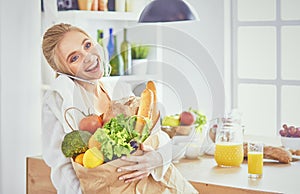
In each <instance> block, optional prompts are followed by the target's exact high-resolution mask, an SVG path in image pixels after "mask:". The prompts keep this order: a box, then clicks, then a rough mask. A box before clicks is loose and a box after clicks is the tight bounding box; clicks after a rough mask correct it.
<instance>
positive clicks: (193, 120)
mask: <svg viewBox="0 0 300 194" xmlns="http://www.w3.org/2000/svg"><path fill="white" fill-rule="evenodd" d="M205 124H206V116H205V115H204V114H203V113H201V112H200V111H197V110H192V109H189V110H188V111H183V112H181V113H180V114H175V115H167V116H164V117H163V119H162V123H161V129H162V130H163V131H165V132H166V133H167V134H168V135H169V136H170V137H171V138H173V137H174V136H188V135H190V134H191V132H192V131H193V130H196V131H198V132H202V127H203V126H204V125H205Z"/></svg>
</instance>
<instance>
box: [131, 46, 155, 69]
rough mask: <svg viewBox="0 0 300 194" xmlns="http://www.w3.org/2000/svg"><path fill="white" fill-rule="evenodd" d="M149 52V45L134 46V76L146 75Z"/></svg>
mask: <svg viewBox="0 0 300 194" xmlns="http://www.w3.org/2000/svg"><path fill="white" fill-rule="evenodd" d="M149 50H150V48H149V46H147V45H141V44H132V46H131V57H132V74H134V75H137V74H146V72H147V62H148V59H147V57H148V54H149Z"/></svg>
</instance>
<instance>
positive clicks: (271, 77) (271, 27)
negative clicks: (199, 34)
mask: <svg viewBox="0 0 300 194" xmlns="http://www.w3.org/2000/svg"><path fill="white" fill-rule="evenodd" d="M299 10H300V1H299V0H231V11H232V13H231V14H232V17H231V25H232V28H231V33H232V34H231V37H232V40H231V43H232V44H231V52H232V70H231V73H232V94H231V96H232V102H231V103H232V106H233V107H237V108H238V109H239V110H240V111H241V112H242V113H243V123H244V124H245V130H246V131H245V133H246V134H251V135H261V136H276V135H278V131H279V130H280V129H281V126H282V124H284V123H286V124H288V125H294V126H298V127H299V126H300V114H299V111H298V110H300V100H299V99H300V12H299Z"/></svg>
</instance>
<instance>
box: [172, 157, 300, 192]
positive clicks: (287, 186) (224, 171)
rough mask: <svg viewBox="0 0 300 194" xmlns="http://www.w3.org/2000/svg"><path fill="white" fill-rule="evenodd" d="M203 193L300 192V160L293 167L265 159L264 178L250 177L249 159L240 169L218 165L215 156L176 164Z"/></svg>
mask: <svg viewBox="0 0 300 194" xmlns="http://www.w3.org/2000/svg"><path fill="white" fill-rule="evenodd" d="M175 166H176V167H177V168H178V169H179V171H180V172H181V173H182V174H183V176H184V177H186V178H187V179H188V180H189V181H190V182H191V183H192V184H193V185H194V186H195V187H196V188H197V189H198V190H199V191H200V193H202V194H203V193H209V194H210V193H222V194H223V193H230V194H235V193H236V194H242V193H285V194H297V193H300V182H299V180H300V160H297V161H294V162H291V163H290V164H282V163H278V162H277V161H272V160H265V161H264V167H263V177H262V178H260V179H257V180H254V179H249V178H248V174H247V171H248V166H247V160H244V162H243V164H242V165H241V166H240V167H229V168H223V167H219V166H217V164H216V162H215V160H214V157H213V156H202V157H200V158H199V159H195V160H189V159H181V160H180V161H179V163H177V164H175Z"/></svg>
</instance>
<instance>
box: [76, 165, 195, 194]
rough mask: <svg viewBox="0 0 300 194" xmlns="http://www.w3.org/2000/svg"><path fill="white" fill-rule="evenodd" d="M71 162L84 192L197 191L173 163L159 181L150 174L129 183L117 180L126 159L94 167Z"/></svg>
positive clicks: (109, 193) (111, 193) (105, 193)
mask: <svg viewBox="0 0 300 194" xmlns="http://www.w3.org/2000/svg"><path fill="white" fill-rule="evenodd" d="M72 163H73V167H74V170H75V172H76V175H77V177H78V179H79V181H80V186H81V189H82V192H83V193H84V194H96V193H101V194H102V193H103V194H114V193H116V194H120V193H147V194H152V193H153V194H160V193H176V194H179V193H198V192H197V191H196V190H195V189H194V187H193V186H192V185H191V184H190V183H189V182H188V181H187V180H186V179H185V178H184V177H183V176H182V175H181V173H180V172H179V171H178V170H177V169H176V167H174V165H173V164H171V165H170V166H169V168H168V170H167V172H166V174H165V176H164V178H163V180H161V181H155V180H154V179H153V178H152V176H151V175H150V176H148V177H146V178H143V179H140V180H137V181H134V182H131V183H124V181H120V180H118V177H119V176H121V175H122V174H125V173H124V172H123V173H119V172H117V168H118V167H120V166H123V165H128V164H130V163H129V162H127V161H122V160H120V159H117V160H113V161H110V162H108V163H105V164H103V165H100V166H98V167H96V168H85V167H83V166H81V165H80V164H78V163H76V162H73V161H72Z"/></svg>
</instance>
